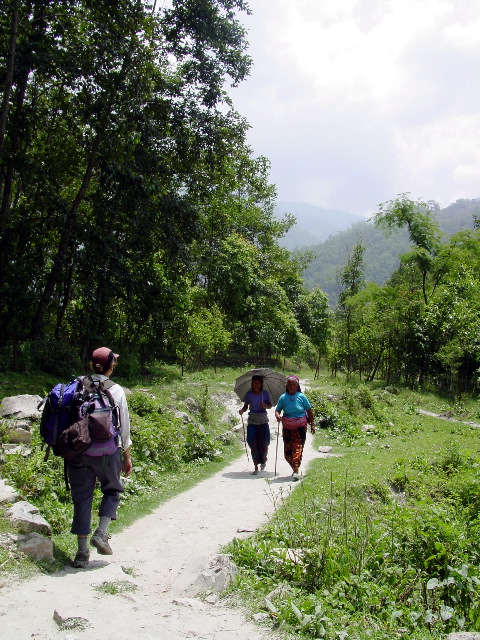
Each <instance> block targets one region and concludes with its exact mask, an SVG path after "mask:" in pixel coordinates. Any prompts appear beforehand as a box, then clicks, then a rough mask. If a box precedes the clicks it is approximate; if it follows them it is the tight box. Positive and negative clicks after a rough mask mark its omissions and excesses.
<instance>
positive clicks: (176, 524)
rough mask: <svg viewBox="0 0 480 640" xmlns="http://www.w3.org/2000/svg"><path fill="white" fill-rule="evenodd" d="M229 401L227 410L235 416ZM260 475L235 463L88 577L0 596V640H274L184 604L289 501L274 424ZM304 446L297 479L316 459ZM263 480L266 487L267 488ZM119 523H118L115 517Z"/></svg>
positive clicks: (44, 582)
mask: <svg viewBox="0 0 480 640" xmlns="http://www.w3.org/2000/svg"><path fill="white" fill-rule="evenodd" d="M239 406H240V405H239V403H238V402H235V401H232V405H231V407H230V410H231V411H232V412H234V413H235V412H236V411H238V408H239ZM269 418H270V426H271V430H272V443H271V445H270V455H269V461H268V463H267V468H266V470H265V471H264V472H261V474H260V475H258V476H253V475H251V472H252V470H253V465H252V463H251V461H250V462H247V457H246V455H245V454H244V455H243V456H242V457H241V458H240V459H238V460H236V461H235V462H234V463H233V464H231V465H230V466H228V467H227V468H225V469H223V470H222V471H220V472H219V473H217V474H216V475H215V476H213V477H211V478H209V479H207V480H204V481H203V482H201V483H200V484H198V485H197V486H196V487H194V488H193V489H190V490H188V491H186V492H184V493H182V494H181V495H179V496H177V497H176V498H173V499H172V500H170V501H168V502H167V503H165V504H164V505H162V506H161V507H159V508H158V509H156V510H155V511H154V512H153V513H152V514H150V515H148V516H146V517H145V518H143V519H141V520H139V521H137V522H136V523H135V524H133V525H132V526H131V527H129V528H127V529H125V530H124V531H123V532H122V533H119V534H115V535H114V536H113V537H112V540H111V545H112V548H113V551H114V555H113V556H100V555H97V554H96V552H95V550H93V549H92V551H93V553H92V554H91V561H90V564H89V566H88V568H87V569H84V570H79V569H73V568H71V567H66V568H65V569H64V570H62V571H60V572H58V573H54V574H51V575H42V576H40V577H37V578H35V579H33V580H29V581H27V582H23V583H20V584H19V585H17V586H8V587H3V588H2V589H1V590H0V629H1V636H2V638H5V639H6V640H17V639H18V640H26V639H27V638H34V639H37V640H54V639H55V640H58V639H60V638H62V639H65V640H126V639H130V638H135V639H140V640H147V639H156V640H183V639H191V638H198V639H201V640H237V639H241V640H274V636H273V635H272V633H270V632H265V630H263V629H262V628H261V627H260V626H257V625H254V624H253V623H251V622H250V621H249V620H248V619H247V618H248V616H247V615H246V614H245V613H242V612H241V611H239V610H234V609H229V608H226V607H225V606H223V605H222V604H221V603H218V602H217V603H215V604H208V603H206V602H203V601H202V600H201V599H200V598H195V597H194V596H192V590H191V585H192V583H193V582H194V581H195V579H196V578H197V577H198V576H199V574H200V573H201V571H202V569H203V568H204V567H205V566H206V565H207V564H208V561H209V559H211V558H212V557H214V556H215V555H216V553H217V552H218V551H219V549H220V547H221V546H222V545H224V544H226V543H228V542H229V541H230V540H232V539H233V538H234V537H240V538H241V537H244V536H247V535H250V533H249V532H251V531H254V530H255V529H257V528H258V527H259V526H261V525H262V524H263V523H264V522H265V521H266V520H267V518H268V514H270V513H272V511H273V508H274V506H273V500H272V498H273V497H274V496H275V495H277V494H278V492H279V491H289V490H290V489H291V488H293V487H295V486H298V485H299V484H300V483H292V481H291V476H290V474H291V469H290V467H289V466H288V465H287V463H286V462H285V460H284V459H283V446H282V441H281V438H280V441H279V445H278V464H277V476H274V473H273V470H274V462H275V437H276V422H275V418H274V412H273V410H271V411H269ZM311 439H312V436H311V435H310V434H309V435H308V436H307V443H306V446H305V452H304V463H303V465H302V468H303V470H305V468H306V466H307V463H308V461H309V460H311V459H312V458H313V457H315V456H316V455H318V454H315V452H314V451H313V448H312V445H311ZM266 479H269V480H270V483H268V482H266ZM119 517H121V514H120V516H119ZM118 581H122V582H123V581H128V582H129V583H133V584H134V585H135V586H136V589H135V590H134V591H131V592H124V593H123V594H117V595H110V594H104V593H101V592H99V591H98V589H96V587H98V586H99V585H101V584H103V583H105V582H112V583H114V582H118ZM55 611H56V612H57V614H58V616H57V617H58V618H59V619H60V618H61V619H63V620H65V619H68V618H82V619H84V620H86V621H87V624H86V627H85V628H84V629H80V628H78V627H76V628H73V629H71V630H66V629H62V628H61V627H60V625H59V624H58V622H56V621H55V619H54V612H55Z"/></svg>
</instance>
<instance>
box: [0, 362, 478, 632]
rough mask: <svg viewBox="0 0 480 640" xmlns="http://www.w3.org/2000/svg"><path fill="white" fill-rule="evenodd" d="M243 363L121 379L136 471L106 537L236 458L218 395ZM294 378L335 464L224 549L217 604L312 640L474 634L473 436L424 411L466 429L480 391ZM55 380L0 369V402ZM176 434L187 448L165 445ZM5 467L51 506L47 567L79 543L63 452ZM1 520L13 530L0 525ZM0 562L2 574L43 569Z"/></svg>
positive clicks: (317, 471) (315, 473)
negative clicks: (190, 421)
mask: <svg viewBox="0 0 480 640" xmlns="http://www.w3.org/2000/svg"><path fill="white" fill-rule="evenodd" d="M290 371H295V369H294V368H290V367H289V366H288V365H287V367H286V373H288V372H290ZM242 372H243V370H232V369H221V370H218V371H217V372H216V373H215V372H213V371H212V370H208V371H203V372H196V373H195V374H192V375H188V376H185V377H184V378H181V376H179V372H178V369H176V368H172V367H165V366H160V365H159V366H158V367H157V369H156V370H155V371H154V372H153V374H152V375H151V376H150V377H148V378H142V379H138V380H121V379H119V381H120V382H121V383H122V384H124V385H125V386H127V387H129V388H130V389H131V390H132V391H133V392H134V394H133V396H129V397H130V402H131V406H132V425H133V426H132V431H133V434H134V436H135V437H134V447H133V452H132V453H133V459H134V467H135V472H134V474H133V475H132V480H131V481H130V482H128V483H127V486H126V492H125V497H124V499H123V500H122V504H121V507H120V511H119V519H118V520H117V522H116V523H113V524H112V533H115V532H116V531H117V532H118V531H120V530H121V529H122V528H123V527H125V526H128V525H129V524H130V523H132V522H133V521H134V520H136V519H137V518H140V517H142V516H143V515H146V514H147V513H150V512H151V511H152V510H153V509H155V508H156V507H157V506H158V505H160V504H161V503H162V502H164V501H166V500H168V499H169V498H171V497H173V496H175V495H177V494H178V493H180V492H182V491H184V490H186V489H188V488H190V487H191V486H193V485H194V484H196V483H197V482H199V481H200V480H202V479H203V478H205V477H207V476H209V475H211V474H213V473H215V472H216V471H217V470H219V469H221V468H222V467H224V466H225V465H226V464H228V463H229V462H230V461H231V460H232V459H233V458H235V457H236V456H238V455H241V453H242V449H241V446H242V443H239V442H238V441H236V442H234V443H230V444H228V443H225V444H224V443H221V445H219V444H218V443H219V442H220V441H221V438H222V434H223V432H224V431H225V430H226V429H228V425H225V423H222V422H221V419H220V418H221V416H222V413H223V409H222V404H221V399H222V398H223V397H225V394H227V393H231V391H232V389H233V383H234V380H235V378H236V377H237V376H238V375H240V373H242ZM297 372H298V373H299V375H300V377H301V378H302V379H308V387H309V390H308V392H307V395H308V397H309V398H310V399H311V401H312V404H313V408H314V412H315V415H316V423H317V425H318V427H319V428H318V431H317V435H316V437H315V442H316V445H317V446H320V445H329V446H331V447H332V448H333V453H334V454H337V455H338V457H331V458H321V459H317V460H315V461H314V463H312V465H311V466H310V468H309V472H308V474H307V475H306V477H305V479H304V480H303V481H302V482H301V483H300V484H299V486H298V487H297V488H296V490H295V491H294V492H293V493H292V494H291V495H290V494H288V495H287V494H285V495H280V497H278V498H277V504H276V507H277V509H276V513H275V514H274V516H273V517H272V518H271V520H270V522H269V523H268V524H267V525H266V526H265V527H264V528H263V529H262V530H261V531H259V532H257V533H256V534H255V535H253V536H252V537H250V538H248V539H246V540H242V541H238V540H235V541H233V542H232V543H231V544H230V545H229V547H228V551H229V552H230V553H231V554H232V556H233V558H234V560H235V562H236V563H237V565H238V566H239V574H238V578H237V580H236V581H235V583H234V585H233V586H232V588H231V589H230V591H229V592H228V593H227V594H226V596H225V597H226V599H228V600H230V601H233V602H237V601H238V602H239V603H242V604H243V605H245V604H247V605H248V607H249V609H250V610H251V611H252V613H253V614H254V613H256V612H262V613H264V614H266V615H267V616H268V622H267V623H266V624H267V626H269V627H273V628H275V630H276V631H278V632H285V633H286V634H291V635H292V636H294V637H297V638H306V639H308V640H310V639H312V640H313V639H317V638H325V639H326V640H333V639H338V638H340V639H341V640H342V639H347V638H352V639H353V638H355V639H358V640H364V639H365V640H366V639H370V638H374V639H378V640H380V639H382V640H383V639H387V638H388V639H389V640H390V638H402V639H403V638H414V639H418V640H420V639H421V640H432V639H435V640H436V639H440V638H444V637H445V635H446V633H448V632H450V631H452V630H464V631H479V630H480V571H479V566H480V547H479V542H478V541H479V533H480V521H479V520H478V512H479V508H480V491H479V489H480V445H479V441H478V436H479V430H478V428H476V427H473V426H469V425H468V424H464V423H461V422H453V421H446V420H441V419H437V418H432V417H428V416H423V415H420V413H419V410H420V409H424V410H428V411H432V412H435V413H448V414H449V415H451V416H452V417H454V418H456V419H457V420H462V421H464V422H468V421H473V422H475V420H476V419H477V420H478V419H479V417H480V414H479V409H478V402H477V401H476V398H469V397H465V398H463V399H462V401H461V402H459V401H457V402H451V401H449V399H448V398H445V397H442V396H439V395H436V394H435V393H434V392H433V391H431V390H426V391H420V390H415V391H412V390H409V389H406V388H403V387H398V388H397V387H393V386H392V387H390V388H389V390H385V389H384V388H383V386H382V385H381V383H378V382H375V383H373V384H369V385H366V384H364V382H363V381H361V380H352V381H350V383H348V384H347V383H346V382H345V380H344V379H343V378H342V377H341V376H338V377H337V378H332V377H330V376H329V375H328V373H325V372H322V373H321V375H320V378H319V380H317V381H313V380H312V372H311V371H308V370H301V371H298V370H297ZM54 382H55V380H50V379H49V378H42V377H39V376H32V377H30V378H29V377H25V376H22V379H20V378H16V377H15V376H13V377H10V376H8V379H7V378H6V376H3V377H0V396H1V397H3V396H4V395H10V394H12V393H36V392H37V389H38V388H39V387H42V385H43V387H44V388H45V390H48V384H50V386H51V385H52V384H53V383H54ZM40 395H41V393H40ZM192 407H193V409H192ZM174 409H175V410H180V411H187V410H188V411H189V412H192V411H193V413H194V414H195V416H196V417H195V423H197V422H198V424H202V425H204V426H205V427H206V429H205V431H206V435H203V436H201V435H200V434H199V432H198V431H197V430H196V429H197V427H196V426H195V425H194V426H193V427H191V429H190V427H189V428H186V427H185V425H182V423H181V421H180V422H179V421H176V420H175V419H173V418H172V411H173V410H174ZM322 425H323V428H322ZM363 425H372V426H373V427H374V430H373V431H371V432H366V431H364V430H363V429H362V427H363ZM172 430H173V431H174V434H176V436H177V437H178V438H179V439H180V440H179V441H181V446H177V447H173V448H171V444H170V443H171V441H172ZM189 430H191V434H190V431H189ZM190 435H191V436H192V439H189V438H190ZM219 438H220V440H218V439H219ZM174 440H175V436H174ZM34 445H35V447H37V445H38V443H35V442H34ZM197 445H199V446H197ZM217 446H219V448H220V449H221V455H220V456H216V455H215V451H214V450H215V448H216V447H217ZM8 464H9V463H8V461H7V464H6V465H3V468H2V471H9V472H11V473H12V477H15V478H16V480H17V481H18V484H19V486H21V487H23V490H24V491H25V492H26V497H27V499H31V501H33V502H34V503H35V502H38V504H39V505H43V506H44V508H45V509H47V510H48V508H50V509H51V511H50V512H49V513H48V517H47V519H48V520H49V521H51V522H52V523H53V526H54V535H53V540H54V544H55V550H56V551H55V554H56V561H57V562H56V565H55V566H54V567H53V568H55V567H59V566H61V565H62V564H63V563H65V562H67V561H68V559H69V558H70V557H71V555H72V553H73V551H74V546H75V540H74V537H73V536H71V535H65V533H68V529H69V523H70V518H71V512H72V507H71V504H70V502H69V498H68V496H67V495H65V494H64V492H63V491H62V489H61V486H60V485H61V480H59V478H61V475H60V474H61V461H59V460H58V459H54V460H50V461H49V462H48V463H46V464H45V463H43V462H41V460H40V457H39V455H34V456H33V457H32V459H31V460H30V461H25V460H24V461H23V463H22V466H21V468H18V464H17V467H16V468H15V470H14V471H12V470H11V469H9V466H8ZM12 464H14V463H12ZM97 499H98V498H97ZM49 505H54V506H53V507H51V506H50V507H49ZM94 509H95V506H94ZM41 510H42V509H41ZM2 522H3V524H2ZM2 527H3V528H5V527H7V528H8V525H7V524H5V520H3V521H2V519H1V518H0V530H1V529H2ZM288 550H293V551H288ZM2 558H3V556H2V555H1V554H0V568H1V570H2V571H6V572H11V571H15V572H18V570H19V567H20V569H21V570H22V571H23V573H24V574H28V573H32V572H35V571H47V570H51V568H48V567H46V566H43V565H40V564H38V563H34V562H33V561H29V560H28V559H23V560H20V559H19V558H18V557H16V556H12V555H8V554H7V556H6V557H5V560H3V559H2ZM2 563H4V566H1V565H2ZM126 573H128V572H126Z"/></svg>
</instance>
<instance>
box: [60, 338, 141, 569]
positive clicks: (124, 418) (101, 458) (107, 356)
mask: <svg viewBox="0 0 480 640" xmlns="http://www.w3.org/2000/svg"><path fill="white" fill-rule="evenodd" d="M117 358H118V354H116V353H114V352H113V351H112V350H111V349H108V348H107V347H100V348H99V349H96V350H95V351H94V352H93V354H92V368H93V370H94V373H93V374H92V375H91V376H86V377H85V378H84V379H83V385H84V386H85V388H86V389H87V390H88V389H89V388H90V389H91V395H90V396H89V397H90V398H91V399H90V400H89V401H87V403H88V402H90V405H88V404H87V411H94V410H95V411H98V405H99V404H100V408H101V403H103V405H104V406H105V407H106V409H105V410H108V411H110V414H111V413H112V407H111V406H110V404H109V403H107V401H104V399H103V397H104V396H107V398H110V399H113V402H114V406H113V409H114V410H115V412H116V413H117V415H118V422H119V424H118V427H117V430H115V431H113V432H112V434H111V435H110V437H109V438H108V439H106V440H105V439H104V440H103V441H96V440H95V439H94V436H93V434H92V437H91V440H92V442H91V444H90V445H89V447H88V448H87V449H86V450H85V451H83V452H82V453H79V454H78V455H75V456H74V457H72V458H70V459H68V458H66V471H67V476H68V480H69V482H70V487H71V492H72V500H73V521H72V528H71V533H73V534H76V535H77V539H78V550H77V554H76V556H75V559H74V560H73V563H72V564H73V566H74V567H75V568H81V569H83V568H85V567H86V566H87V565H88V562H89V560H90V552H89V548H88V536H89V534H90V533H91V516H92V513H91V511H92V502H93V494H94V490H95V485H96V481H97V479H98V481H99V483H100V488H101V491H102V494H103V497H102V500H101V503H100V508H99V517H100V520H99V524H98V527H97V528H96V530H95V532H94V534H93V536H92V537H91V538H90V544H91V545H92V546H93V547H95V548H96V549H97V551H98V553H100V554H101V555H111V554H112V553H113V552H112V549H111V547H110V544H109V542H108V540H109V538H110V536H109V534H108V527H109V525H110V522H111V521H112V520H116V515H117V508H118V505H119V503H120V494H121V493H122V492H123V484H122V481H121V477H120V474H121V472H122V471H123V473H124V475H125V476H127V477H128V476H129V475H130V473H131V471H132V462H131V459H130V445H131V440H130V416H129V413H128V406H127V400H126V397H125V392H124V390H123V388H122V387H121V386H120V385H119V384H116V383H114V382H112V381H111V380H110V376H111V375H112V373H113V370H114V368H115V366H116V359H117ZM98 397H100V400H101V403H99V401H98V400H97V401H96V402H97V404H96V405H95V402H94V401H93V399H94V398H98ZM84 404H85V403H84ZM92 407H93V408H92ZM109 422H110V417H109ZM122 454H123V456H122ZM122 458H123V459H122Z"/></svg>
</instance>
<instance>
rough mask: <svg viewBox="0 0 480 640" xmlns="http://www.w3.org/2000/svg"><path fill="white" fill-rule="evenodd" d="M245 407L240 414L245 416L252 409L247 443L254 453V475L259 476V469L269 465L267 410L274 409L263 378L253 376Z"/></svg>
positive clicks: (249, 414) (245, 399)
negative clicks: (264, 386)
mask: <svg viewBox="0 0 480 640" xmlns="http://www.w3.org/2000/svg"><path fill="white" fill-rule="evenodd" d="M242 401H243V403H244V404H243V407H242V408H241V409H240V410H239V412H238V413H239V414H240V415H243V414H244V413H245V411H246V410H247V409H248V408H250V411H249V413H248V422H247V443H248V446H249V447H250V451H251V452H252V460H253V464H254V465H255V469H254V470H253V475H258V467H259V465H260V469H261V470H262V471H263V470H264V469H265V465H266V464H267V455H268V447H269V444H270V428H269V426H268V415H267V409H271V408H272V406H273V405H272V400H271V398H270V394H269V393H268V391H265V389H264V388H263V377H262V376H261V375H257V374H254V375H253V376H252V380H251V384H250V390H249V391H247V392H246V393H245V395H244V397H243V398H242Z"/></svg>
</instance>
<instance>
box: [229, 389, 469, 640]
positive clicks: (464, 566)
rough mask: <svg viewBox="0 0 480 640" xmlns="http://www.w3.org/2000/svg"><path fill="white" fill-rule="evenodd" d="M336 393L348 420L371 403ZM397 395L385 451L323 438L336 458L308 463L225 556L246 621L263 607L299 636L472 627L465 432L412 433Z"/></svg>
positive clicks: (434, 428) (376, 443) (429, 426)
mask: <svg viewBox="0 0 480 640" xmlns="http://www.w3.org/2000/svg"><path fill="white" fill-rule="evenodd" d="M346 391H347V390H343V391H342V402H346V403H347V404H348V405H349V407H350V410H352V411H354V412H356V411H361V410H365V409H369V410H371V408H372V406H373V407H375V406H376V405H378V403H379V400H378V399H377V398H376V396H375V394H373V393H372V392H371V391H370V390H369V389H366V388H362V387H359V388H357V389H355V388H354V387H351V388H349V389H348V393H347V392H346ZM397 391H398V393H397V394H395V395H393V396H392V397H391V398H390V400H389V405H388V410H389V412H390V417H391V419H392V420H398V419H399V416H403V420H402V429H401V430H400V431H399V432H398V433H396V434H395V435H394V434H390V436H389V442H390V444H389V448H390V446H391V447H392V450H393V451H392V453H389V448H388V449H385V448H383V446H382V445H381V442H382V438H383V437H384V436H383V435H382V434H377V435H376V434H375V433H371V434H369V436H368V438H369V444H370V446H369V447H366V446H365V441H364V440H363V439H362V438H360V439H358V440H357V441H350V442H347V441H343V444H342V441H336V440H334V435H335V430H334V428H333V429H329V430H328V432H327V434H328V436H329V438H328V439H329V440H330V442H331V443H332V444H334V446H335V449H336V451H337V452H340V453H341V456H340V457H338V458H332V459H330V460H326V459H325V460H322V461H319V462H318V463H317V464H312V466H311V467H310V469H309V473H308V475H307V476H306V478H305V479H304V480H303V482H302V484H301V485H300V486H299V487H298V489H296V490H295V491H294V492H293V493H292V494H291V495H287V494H280V498H277V499H276V500H277V502H276V506H277V510H276V512H275V514H274V516H272V518H271V519H270V521H269V523H268V524H267V525H266V526H265V527H264V528H263V529H262V530H260V531H258V532H257V533H256V534H255V535H254V536H252V537H251V538H249V539H248V540H235V541H234V542H233V543H232V544H231V545H229V547H228V551H230V552H231V553H232V556H233V559H234V561H235V562H236V563H237V564H238V565H239V566H240V567H241V571H240V574H239V577H238V579H237V581H236V584H235V587H234V588H235V589H236V591H237V593H239V592H241V593H243V590H244V589H246V590H247V591H248V593H249V594H250V595H247V593H245V597H246V598H248V600H249V605H250V607H251V608H252V610H253V611H258V610H262V609H264V610H265V609H266V610H267V611H268V612H269V614H270V616H271V617H272V618H273V620H274V621H275V624H283V625H284V628H285V629H287V630H291V631H292V632H294V633H296V634H298V635H299V637H305V638H312V639H313V638H315V639H316V638H319V637H322V638H328V639H330V638H331V639H333V638H336V637H343V636H341V634H346V636H345V637H356V638H362V639H366V638H372V637H373V638H378V639H382V640H383V639H385V640H386V639H387V638H391V637H418V638H420V637H422V638H438V637H443V636H444V635H445V634H447V633H449V632H451V631H458V630H463V631H478V630H479V628H480V616H479V613H480V572H479V570H478V566H479V554H480V550H479V547H478V532H479V524H478V483H479V482H480V471H479V470H480V458H479V457H478V452H477V453H475V454H473V453H472V452H471V451H472V444H473V445H474V443H475V442H476V438H477V434H476V432H475V430H473V429H471V430H470V429H469V428H468V427H467V426H464V428H462V429H461V430H458V432H457V434H456V438H455V439H452V436H451V433H450V429H451V426H450V425H448V423H445V421H441V420H438V419H433V418H430V419H428V418H424V420H423V424H422V428H421V429H418V430H417V425H416V422H417V414H416V413H415V412H414V413H413V414H411V416H410V417H409V416H406V415H405V414H404V412H403V405H404V403H405V401H406V400H407V397H408V396H409V394H406V393H405V392H404V391H401V390H399V389H398V388H397ZM309 398H310V399H311V402H312V405H313V404H315V406H316V408H317V409H316V410H317V411H320V410H321V408H322V406H323V407H324V408H325V406H326V404H327V402H328V403H329V404H332V401H329V400H326V399H325V397H324V396H323V397H322V394H321V393H320V392H319V391H315V390H310V391H309ZM412 400H413V398H412V396H410V398H409V402H410V403H411V402H412ZM419 401H420V402H422V401H423V402H426V401H427V398H426V397H422V398H421V399H420V398H419V397H418V396H417V397H415V404H416V403H417V402H419ZM327 406H328V405H327ZM328 408H329V407H328ZM314 411H315V410H314ZM317 421H318V418H317ZM379 436H380V437H379ZM322 439H324V440H325V436H324V435H323V434H322ZM328 439H327V441H328ZM343 445H348V446H343ZM474 448H475V450H476V448H477V447H475V446H474ZM254 585H255V586H254ZM260 585H264V586H260ZM253 589H255V590H257V593H258V600H255V599H254V598H253V597H252V590H253Z"/></svg>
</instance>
